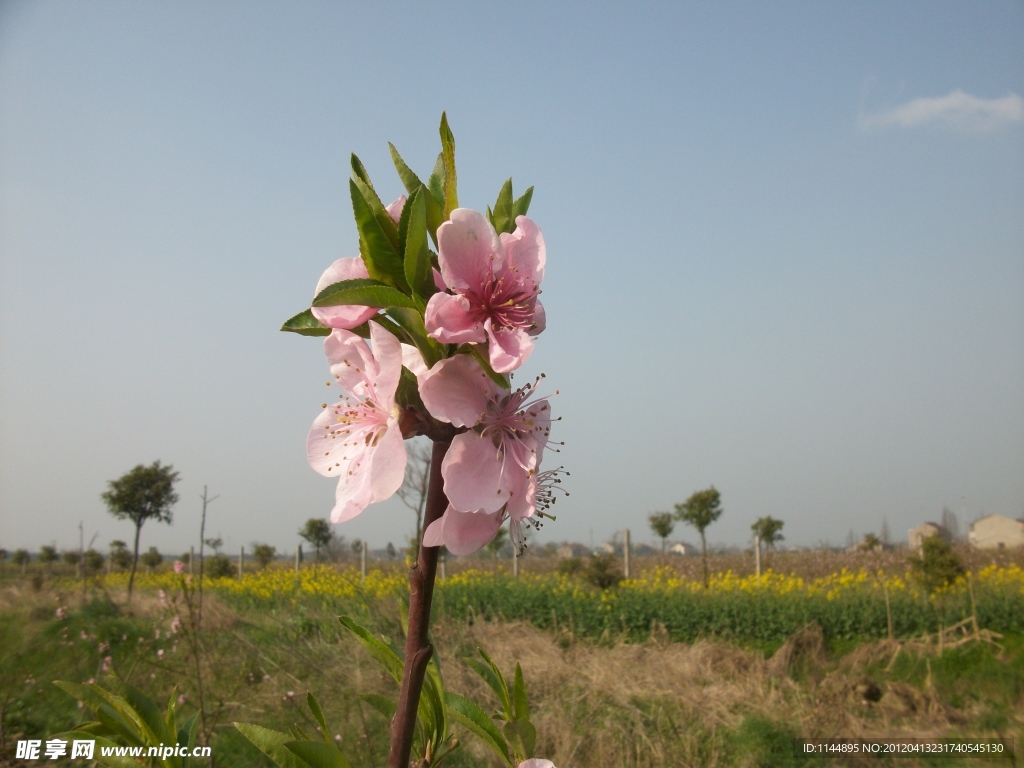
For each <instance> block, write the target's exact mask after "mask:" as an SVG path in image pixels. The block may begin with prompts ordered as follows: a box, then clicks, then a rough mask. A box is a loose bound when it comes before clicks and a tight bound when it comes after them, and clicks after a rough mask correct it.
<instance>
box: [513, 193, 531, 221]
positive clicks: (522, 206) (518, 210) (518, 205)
mask: <svg viewBox="0 0 1024 768" xmlns="http://www.w3.org/2000/svg"><path fill="white" fill-rule="evenodd" d="M531 200H533V187H530V188H529V189H528V190H526V191H525V192H524V193H523V195H522V197H520V198H519V199H518V200H516V201H515V203H513V205H512V223H513V225H514V224H515V221H516V216H525V215H526V212H527V211H528V210H530V201H531Z"/></svg>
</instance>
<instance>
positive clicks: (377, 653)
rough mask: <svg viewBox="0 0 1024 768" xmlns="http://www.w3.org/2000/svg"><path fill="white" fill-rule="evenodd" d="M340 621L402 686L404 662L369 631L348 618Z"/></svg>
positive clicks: (342, 617) (340, 617)
mask: <svg viewBox="0 0 1024 768" xmlns="http://www.w3.org/2000/svg"><path fill="white" fill-rule="evenodd" d="M338 621H340V622H341V625H342V626H343V627H345V629H347V630H348V631H349V632H351V633H352V634H353V635H355V636H356V640H358V641H359V644H360V645H362V646H363V648H365V649H366V650H367V651H369V653H370V655H371V656H372V657H373V659H374V661H376V662H377V663H378V664H380V665H381V667H383V668H384V671H385V672H387V673H388V674H389V675H391V677H393V678H394V679H395V682H396V683H398V684H399V685H401V684H402V660H401V659H400V658H399V657H398V654H397V653H395V652H394V651H393V650H392V649H391V648H389V647H388V646H386V645H384V643H382V642H381V641H380V640H378V639H377V638H376V637H374V636H373V635H371V634H370V633H369V632H368V631H367V630H365V629H363V628H362V627H361V626H359V625H358V624H356V623H355V622H354V621H353V620H352V619H351V618H349V617H348V616H339V617H338Z"/></svg>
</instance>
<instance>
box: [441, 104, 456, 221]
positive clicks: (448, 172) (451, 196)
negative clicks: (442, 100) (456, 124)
mask: <svg viewBox="0 0 1024 768" xmlns="http://www.w3.org/2000/svg"><path fill="white" fill-rule="evenodd" d="M441 155H442V157H443V158H444V217H445V219H447V218H448V217H449V216H451V213H452V211H454V210H455V209H456V208H458V207H459V195H458V189H457V187H458V179H457V178H456V175H455V136H454V135H452V129H451V128H449V127H448V115H447V114H446V113H444V112H442V113H441Z"/></svg>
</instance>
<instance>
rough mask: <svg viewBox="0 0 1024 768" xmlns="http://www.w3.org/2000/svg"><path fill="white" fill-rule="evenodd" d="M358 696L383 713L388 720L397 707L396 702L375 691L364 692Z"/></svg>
mask: <svg viewBox="0 0 1024 768" xmlns="http://www.w3.org/2000/svg"><path fill="white" fill-rule="evenodd" d="M359 698H361V699H362V700H363V701H365V702H366V703H367V704H369V705H370V706H371V707H373V708H374V709H375V710H377V711H378V712H380V713H381V714H382V715H384V717H386V718H387V719H388V720H390V719H391V718H393V717H394V716H395V711H396V710H397V709H398V704H397V703H396V702H394V701H392V700H391V699H389V698H388V697H387V696H380V695H378V694H376V693H364V694H361V695H360V696H359Z"/></svg>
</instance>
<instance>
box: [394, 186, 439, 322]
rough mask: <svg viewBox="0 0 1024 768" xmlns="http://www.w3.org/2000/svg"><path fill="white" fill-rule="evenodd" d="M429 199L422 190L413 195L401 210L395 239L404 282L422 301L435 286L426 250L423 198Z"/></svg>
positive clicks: (428, 296)
mask: <svg viewBox="0 0 1024 768" xmlns="http://www.w3.org/2000/svg"><path fill="white" fill-rule="evenodd" d="M426 197H429V194H428V193H427V192H424V191H423V189H422V188H420V189H417V190H416V191H415V192H413V193H412V196H411V197H410V198H409V199H408V200H407V201H406V203H405V208H404V209H403V210H402V218H401V220H400V221H399V223H398V236H399V238H400V240H401V242H402V253H403V258H404V259H405V280H406V282H408V283H409V287H410V288H412V290H413V291H414V292H415V293H416V294H418V295H419V296H422V297H423V300H424V302H425V301H426V300H427V299H429V298H430V297H431V296H433V295H434V294H435V293H436V292H437V286H435V285H434V274H433V272H432V271H431V268H432V267H433V264H431V261H430V249H429V248H428V247H427V214H426V203H425V200H424V198H426Z"/></svg>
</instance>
